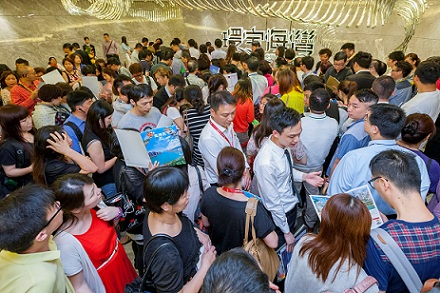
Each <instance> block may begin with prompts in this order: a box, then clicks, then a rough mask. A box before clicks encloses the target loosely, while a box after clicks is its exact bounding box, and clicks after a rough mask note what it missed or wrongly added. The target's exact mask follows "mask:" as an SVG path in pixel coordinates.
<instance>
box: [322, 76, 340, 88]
mask: <svg viewBox="0 0 440 293" xmlns="http://www.w3.org/2000/svg"><path fill="white" fill-rule="evenodd" d="M325 85H326V86H327V87H328V88H329V89H331V90H332V91H334V90H335V89H338V86H339V80H337V79H336V78H334V77H333V76H331V75H330V76H329V78H328V79H327V83H326V84H325Z"/></svg>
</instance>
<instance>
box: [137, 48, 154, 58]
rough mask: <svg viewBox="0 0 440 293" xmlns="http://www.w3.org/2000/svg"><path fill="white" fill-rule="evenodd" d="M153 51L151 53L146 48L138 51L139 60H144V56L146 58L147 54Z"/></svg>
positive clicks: (150, 54) (149, 54)
mask: <svg viewBox="0 0 440 293" xmlns="http://www.w3.org/2000/svg"><path fill="white" fill-rule="evenodd" d="M152 55H153V53H151V51H150V50H146V49H142V50H140V51H139V54H138V56H139V60H145V58H147V56H152Z"/></svg>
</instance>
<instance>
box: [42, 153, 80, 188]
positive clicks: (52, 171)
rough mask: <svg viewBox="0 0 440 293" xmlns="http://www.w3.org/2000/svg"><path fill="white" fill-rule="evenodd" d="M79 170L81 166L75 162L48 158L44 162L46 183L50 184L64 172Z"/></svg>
mask: <svg viewBox="0 0 440 293" xmlns="http://www.w3.org/2000/svg"><path fill="white" fill-rule="evenodd" d="M79 171H81V167H80V166H78V165H77V164H69V163H66V162H64V161H62V160H57V159H54V160H50V161H48V162H47V163H46V169H45V175H46V183H47V185H48V186H50V185H52V184H53V183H54V182H55V180H57V179H58V177H60V176H62V175H65V174H72V173H79Z"/></svg>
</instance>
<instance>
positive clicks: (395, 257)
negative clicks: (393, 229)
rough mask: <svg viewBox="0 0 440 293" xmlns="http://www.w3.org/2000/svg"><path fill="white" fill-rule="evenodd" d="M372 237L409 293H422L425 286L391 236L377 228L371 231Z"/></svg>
mask: <svg viewBox="0 0 440 293" xmlns="http://www.w3.org/2000/svg"><path fill="white" fill-rule="evenodd" d="M371 237H372V238H373V240H374V242H376V243H377V245H379V247H380V248H381V249H382V250H383V252H384V253H385V255H386V256H387V257H388V258H389V260H390V262H391V264H392V265H393V266H394V268H395V269H396V271H397V273H399V275H400V277H401V278H402V280H403V282H404V283H405V285H406V287H407V288H408V290H409V292H420V291H421V290H422V287H423V284H422V282H421V281H420V278H419V275H418V274H417V272H416V270H415V269H414V267H413V266H412V264H411V263H410V262H409V260H408V258H407V257H406V256H405V253H403V251H402V249H400V247H399V246H398V245H397V243H396V241H394V239H393V238H392V237H391V236H390V234H388V233H387V232H386V231H385V230H384V229H382V228H376V229H373V230H371Z"/></svg>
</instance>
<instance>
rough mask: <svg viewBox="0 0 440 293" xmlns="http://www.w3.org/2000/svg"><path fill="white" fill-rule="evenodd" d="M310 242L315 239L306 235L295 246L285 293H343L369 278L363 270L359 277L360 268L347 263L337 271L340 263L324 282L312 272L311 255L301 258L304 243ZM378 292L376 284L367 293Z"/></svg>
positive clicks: (332, 269)
mask: <svg viewBox="0 0 440 293" xmlns="http://www.w3.org/2000/svg"><path fill="white" fill-rule="evenodd" d="M308 240H310V241H313V238H312V237H310V236H307V235H306V236H304V237H302V238H301V239H300V240H299V242H298V243H297V244H296V245H295V249H294V250H293V254H292V259H291V261H290V263H289V266H288V273H287V276H286V286H285V291H284V292H287V293H293V292H301V293H308V292H310V293H316V292H325V291H330V292H343V291H344V290H345V289H347V288H353V287H354V286H355V285H357V284H359V283H360V282H361V281H363V280H364V279H365V278H366V277H367V276H368V275H367V273H365V271H364V270H363V269H362V268H360V273H359V275H358V274H357V271H358V268H359V266H358V265H354V266H351V267H350V266H349V265H348V262H347V261H345V262H344V264H343V265H342V266H341V268H340V269H339V271H336V269H337V267H338V266H339V261H338V262H336V263H335V264H334V265H333V267H332V268H331V269H330V272H329V274H328V277H327V280H326V281H325V282H323V281H322V280H321V279H318V277H317V276H316V275H315V273H313V272H312V270H311V268H310V266H309V263H308V261H309V254H308V253H306V254H304V256H299V250H300V249H301V247H302V246H303V244H304V242H305V241H308ZM333 279H334V280H333ZM378 291H379V288H378V287H377V284H374V285H373V286H371V287H370V288H369V289H367V290H366V291H365V293H377V292H378Z"/></svg>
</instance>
